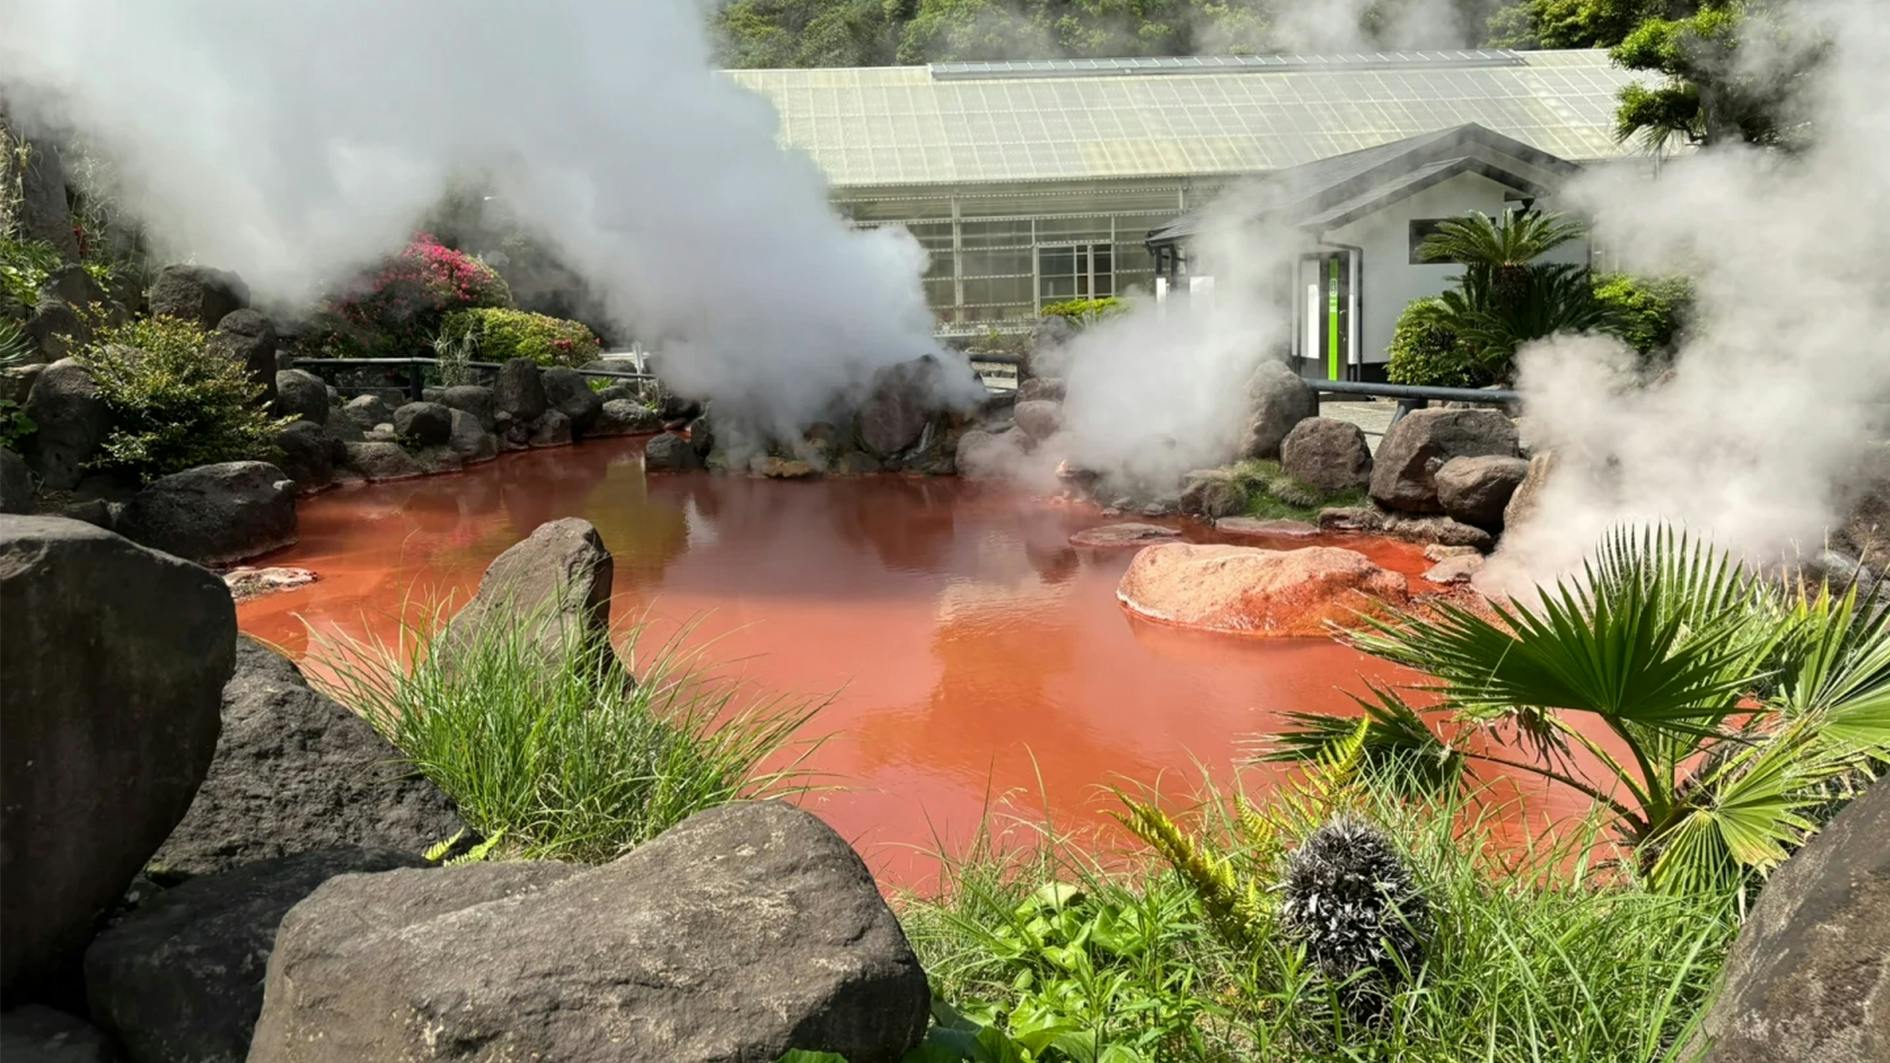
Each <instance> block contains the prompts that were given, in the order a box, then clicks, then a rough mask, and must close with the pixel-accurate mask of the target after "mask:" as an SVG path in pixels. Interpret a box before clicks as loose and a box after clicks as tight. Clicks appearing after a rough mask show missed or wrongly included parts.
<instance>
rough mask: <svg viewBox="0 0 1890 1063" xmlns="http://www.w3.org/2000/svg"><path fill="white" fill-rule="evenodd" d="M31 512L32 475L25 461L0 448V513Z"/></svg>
mask: <svg viewBox="0 0 1890 1063" xmlns="http://www.w3.org/2000/svg"><path fill="white" fill-rule="evenodd" d="M31 512H33V473H32V470H30V469H28V468H27V467H26V459H25V458H22V457H20V456H19V455H18V454H15V453H13V452H12V451H10V450H8V449H7V448H5V447H0V513H31Z"/></svg>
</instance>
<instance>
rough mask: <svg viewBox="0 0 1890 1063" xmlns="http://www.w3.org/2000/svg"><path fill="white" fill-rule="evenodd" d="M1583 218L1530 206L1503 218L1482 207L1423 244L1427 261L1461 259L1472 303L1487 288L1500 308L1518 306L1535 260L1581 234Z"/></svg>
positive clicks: (1440, 228)
mask: <svg viewBox="0 0 1890 1063" xmlns="http://www.w3.org/2000/svg"><path fill="white" fill-rule="evenodd" d="M1582 232H1583V228H1582V226H1581V224H1580V223H1579V222H1575V221H1571V220H1569V219H1568V218H1566V217H1564V216H1563V215H1560V214H1544V213H1542V212H1540V211H1534V210H1525V211H1518V212H1516V213H1513V214H1508V215H1505V216H1504V217H1503V220H1502V221H1500V222H1498V221H1496V220H1495V219H1493V218H1491V217H1490V216H1489V215H1487V214H1484V213H1482V212H1480V211H1471V212H1470V213H1468V214H1466V215H1464V216H1463V217H1461V218H1452V219H1450V220H1449V221H1445V222H1443V223H1441V224H1439V225H1438V227H1437V231H1436V232H1435V233H1433V234H1431V235H1430V236H1429V237H1428V238H1426V239H1425V241H1424V243H1423V244H1422V245H1420V246H1419V247H1418V257H1420V258H1422V259H1424V260H1425V261H1426V262H1456V263H1459V264H1461V265H1462V266H1463V268H1464V275H1463V277H1462V278H1460V280H1459V283H1460V284H1462V285H1463V287H1464V289H1465V292H1466V294H1467V295H1470V296H1472V298H1473V301H1476V302H1481V301H1482V300H1481V299H1476V298H1475V297H1476V296H1477V295H1478V294H1480V293H1483V292H1487V294H1488V302H1489V304H1490V305H1491V306H1492V307H1493V308H1496V309H1498V310H1501V309H1506V308H1508V307H1512V306H1515V305H1516V304H1517V303H1518V302H1520V301H1521V300H1523V299H1524V298H1526V297H1527V295H1528V292H1529V288H1530V274H1531V265H1530V264H1531V263H1533V262H1534V261H1535V260H1536V259H1538V258H1541V257H1542V256H1543V255H1546V254H1548V253H1549V252H1550V251H1553V250H1555V249H1556V248H1558V247H1560V246H1562V245H1563V244H1565V243H1568V242H1569V241H1570V240H1573V239H1575V238H1576V237H1578V236H1580V235H1582Z"/></svg>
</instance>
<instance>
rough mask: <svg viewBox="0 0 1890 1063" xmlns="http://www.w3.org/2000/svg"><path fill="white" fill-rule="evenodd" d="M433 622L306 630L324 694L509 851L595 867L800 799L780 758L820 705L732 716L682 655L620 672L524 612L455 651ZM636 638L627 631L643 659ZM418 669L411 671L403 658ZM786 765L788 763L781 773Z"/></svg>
mask: <svg viewBox="0 0 1890 1063" xmlns="http://www.w3.org/2000/svg"><path fill="white" fill-rule="evenodd" d="M431 615H432V617H433V619H432V620H430V621H428V622H424V623H421V624H417V625H414V626H410V627H408V628H406V629H404V630H403V632H402V636H401V638H400V640H399V641H398V643H397V644H396V645H392V646H390V645H387V644H385V643H384V642H382V641H380V640H378V639H369V640H365V641H360V640H353V639H350V638H349V637H348V636H345V635H330V634H326V633H323V632H320V631H312V633H311V638H312V639H313V640H314V643H315V645H316V647H317V649H318V651H319V653H320V655H321V656H322V657H323V658H324V659H325V661H326V663H327V664H328V665H329V670H330V672H331V676H330V678H328V679H327V680H326V682H325V685H326V686H327V687H328V689H329V692H330V693H332V694H333V695H334V696H335V697H336V698H338V699H339V700H341V701H342V702H344V703H346V704H348V705H350V706H352V707H353V708H354V709H355V710H356V711H358V712H360V713H361V714H362V715H363V716H365V717H366V718H367V719H368V720H369V721H370V722H372V723H373V724H374V726H375V727H376V728H378V729H379V730H380V731H381V733H382V734H384V735H385V736H386V737H387V739H388V740H389V741H390V742H392V743H393V744H394V746H395V747H396V748H398V749H399V750H400V751H401V753H402V754H403V755H404V756H406V757H407V759H409V760H410V761H412V762H413V764H414V767H416V768H417V769H419V771H420V773H421V774H422V775H425V776H426V777H427V778H428V779H431V780H432V781H433V782H434V784H435V785H437V786H439V787H440V789H441V790H442V791H444V792H445V793H446V795H447V796H448V797H451V798H452V799H453V800H454V802H455V803H457V804H458V806H459V811H460V815H461V816H463V817H464V818H465V820H466V823H467V825H468V826H470V827H472V828H473V829H474V830H476V831H478V832H480V833H481V834H483V835H485V836H486V838H487V839H489V840H490V839H503V842H502V845H501V848H502V850H503V852H504V853H505V854H506V855H517V856H521V857H525V858H531V859H539V858H546V859H561V860H578V861H584V862H590V863H601V862H604V861H608V860H612V859H615V858H616V857H618V856H621V855H622V854H623V853H625V852H627V851H629V850H630V849H631V848H634V847H635V846H636V845H637V844H638V843H639V842H642V841H645V840H647V839H650V838H653V837H655V836H656V835H658V834H660V833H662V832H663V831H664V830H665V829H667V828H669V827H671V826H673V825H675V824H676V823H678V822H681V821H682V820H683V819H685V818H687V817H689V816H690V815H693V814H694V813H696V812H700V811H702V810H703V809H706V808H712V807H714V806H716V805H720V804H723V803H726V802H729V801H734V800H738V799H744V798H762V797H774V796H792V795H793V794H795V793H798V792H800V791H802V790H804V789H805V787H804V786H803V785H801V784H800V782H799V780H800V778H801V776H800V774H799V772H798V769H797V765H798V764H799V759H798V758H795V757H789V758H787V759H786V763H785V764H784V765H783V766H781V767H778V768H772V769H767V770H764V769H762V768H761V763H762V762H763V761H764V760H770V759H771V758H774V757H775V756H776V755H777V754H780V753H783V752H784V750H786V749H787V748H788V747H789V746H790V745H791V743H792V739H793V736H794V733H795V732H796V731H797V730H798V729H799V728H800V727H801V725H802V724H804V723H806V722H807V720H808V719H809V718H810V717H811V716H812V714H813V711H814V709H813V708H809V707H806V706H804V705H801V704H799V703H794V702H788V701H763V702H758V703H755V704H751V705H738V704H737V698H736V694H737V691H736V690H735V688H733V687H731V686H729V685H727V684H724V683H720V682H716V681H714V680H710V679H707V678H704V677H703V676H701V675H700V674H699V670H698V668H697V665H698V663H699V660H700V658H699V656H698V655H697V654H695V653H694V652H688V651H684V650H682V649H681V640H682V638H683V637H684V636H686V635H687V634H688V632H687V631H685V632H683V633H682V634H679V635H678V636H677V637H676V639H675V640H672V641H671V642H669V643H666V644H665V645H663V646H661V647H660V648H659V649H658V650H657V652H656V654H655V655H654V657H653V659H651V660H648V661H635V660H634V658H633V659H632V661H631V664H632V667H633V668H634V670H635V673H636V675H637V681H636V682H634V683H629V682H625V676H624V674H623V671H622V667H621V666H620V665H619V664H618V662H617V660H616V658H615V656H614V653H613V651H612V650H611V648H610V646H609V645H608V644H605V643H604V642H603V640H599V639H594V638H589V637H586V632H585V631H583V630H582V626H581V625H578V624H563V625H557V626H556V627H555V630H556V631H557V632H558V634H557V635H556V636H554V639H555V641H554V642H553V643H551V644H550V645H549V646H547V645H545V644H542V643H541V642H540V641H539V638H538V633H539V632H540V631H541V630H544V629H547V628H548V627H550V625H544V624H540V623H536V622H534V621H535V620H537V619H539V617H534V616H529V615H528V616H524V617H521V618H519V620H518V622H517V623H508V624H497V623H494V624H483V625H480V626H478V627H477V628H475V629H474V631H473V632H472V633H471V634H470V635H469V636H467V637H464V638H462V637H460V636H459V635H458V634H457V633H456V634H455V635H454V637H453V641H452V644H451V646H452V648H451V650H450V652H435V651H436V649H440V648H442V647H444V646H445V645H446V643H445V642H444V641H442V640H441V638H440V634H441V631H442V628H441V626H440V623H439V620H438V617H439V615H440V613H439V612H438V611H432V613H431ZM636 634H637V633H636V632H635V631H632V632H631V633H630V636H629V637H630V645H631V646H632V647H634V645H635V639H636ZM408 660H411V661H412V662H413V665H412V667H411V669H408V668H405V667H403V662H406V661H408ZM777 763H779V761H777Z"/></svg>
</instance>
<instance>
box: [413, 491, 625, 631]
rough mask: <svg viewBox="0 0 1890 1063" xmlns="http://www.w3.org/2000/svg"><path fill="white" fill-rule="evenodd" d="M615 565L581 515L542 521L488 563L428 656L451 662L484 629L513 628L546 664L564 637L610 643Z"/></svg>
mask: <svg viewBox="0 0 1890 1063" xmlns="http://www.w3.org/2000/svg"><path fill="white" fill-rule="evenodd" d="M614 567H615V565H614V562H613V561H612V559H611V556H610V551H609V550H608V549H606V548H605V547H604V540H603V538H602V537H601V536H599V535H598V534H597V528H596V527H595V526H593V525H592V524H591V522H590V521H587V520H584V519H583V518H581V517H565V518H564V519H562V520H554V521H548V522H546V523H544V524H540V525H539V526H538V527H537V528H535V529H533V531H532V533H531V534H530V535H529V536H527V537H526V538H525V539H524V540H523V541H521V542H518V543H514V544H513V545H512V546H511V547H509V548H508V549H507V550H506V551H505V552H504V553H502V554H500V555H499V556H498V557H496V558H494V559H493V561H492V564H490V565H488V566H487V567H486V573H485V575H484V576H482V577H481V578H480V580H479V590H478V591H477V592H476V593H475V594H474V595H473V598H472V601H470V602H467V603H466V607H465V608H464V609H461V610H460V611H459V613H458V615H456V616H454V617H453V619H452V621H451V622H450V623H449V624H448V625H447V626H446V629H445V630H444V631H442V632H441V633H440V637H439V639H438V640H437V641H436V642H435V644H434V652H435V653H439V654H444V655H446V660H447V663H448V664H449V665H450V664H451V661H452V658H453V657H455V656H457V655H459V654H462V653H464V652H466V651H467V650H468V648H469V647H471V646H473V645H475V644H476V643H477V642H478V641H479V640H480V639H481V638H483V637H485V636H486V635H487V634H488V633H489V632H491V631H497V630H513V629H519V628H521V627H522V626H523V625H526V624H527V623H528V622H529V624H530V625H531V626H530V629H529V634H530V637H531V638H532V639H534V640H535V641H536V643H537V645H538V646H539V648H540V651H541V652H542V653H544V654H545V655H546V656H547V657H548V658H549V657H551V656H553V655H554V654H555V653H556V651H557V650H558V648H559V647H560V646H561V645H562V644H563V642H564V640H565V639H566V638H576V639H581V640H583V641H585V642H588V643H591V644H593V645H599V646H608V645H609V641H610V584H611V577H612V572H613V570H614Z"/></svg>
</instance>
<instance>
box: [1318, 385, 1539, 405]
mask: <svg viewBox="0 0 1890 1063" xmlns="http://www.w3.org/2000/svg"><path fill="white" fill-rule="evenodd" d="M1306 383H1308V384H1310V385H1312V389H1313V390H1314V391H1328V392H1333V393H1336V394H1340V395H1377V396H1382V397H1384V398H1388V399H1426V400H1428V399H1436V400H1438V401H1440V402H1482V403H1488V404H1490V405H1492V406H1500V405H1504V404H1507V403H1511V402H1520V401H1522V392H1520V391H1511V390H1509V389H1507V388H1437V387H1431V386H1429V385H1427V384H1375V383H1371V382H1369V381H1364V380H1308V381H1306Z"/></svg>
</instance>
